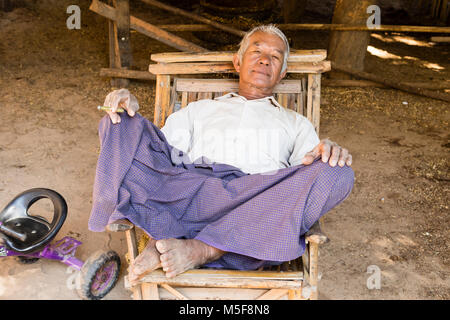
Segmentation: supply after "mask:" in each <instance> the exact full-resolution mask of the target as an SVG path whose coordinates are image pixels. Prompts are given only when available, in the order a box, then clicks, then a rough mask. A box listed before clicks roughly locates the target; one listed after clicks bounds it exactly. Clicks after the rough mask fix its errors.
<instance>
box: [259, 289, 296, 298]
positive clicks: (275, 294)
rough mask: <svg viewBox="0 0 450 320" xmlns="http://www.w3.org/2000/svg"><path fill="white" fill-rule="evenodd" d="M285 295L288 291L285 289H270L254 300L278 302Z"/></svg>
mask: <svg viewBox="0 0 450 320" xmlns="http://www.w3.org/2000/svg"><path fill="white" fill-rule="evenodd" d="M287 293H288V290H286V289H271V290H269V291H267V292H266V293H264V294H263V295H261V296H259V297H258V298H257V299H256V300H278V299H280V298H281V297H282V296H284V295H286V294H287Z"/></svg>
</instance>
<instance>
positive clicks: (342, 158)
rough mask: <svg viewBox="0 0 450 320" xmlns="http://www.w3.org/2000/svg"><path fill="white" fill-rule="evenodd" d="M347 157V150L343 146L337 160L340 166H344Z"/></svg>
mask: <svg viewBox="0 0 450 320" xmlns="http://www.w3.org/2000/svg"><path fill="white" fill-rule="evenodd" d="M347 158H348V150H347V149H345V148H342V149H341V154H340V155H339V162H338V164H339V166H340V167H343V166H345V162H346V161H347Z"/></svg>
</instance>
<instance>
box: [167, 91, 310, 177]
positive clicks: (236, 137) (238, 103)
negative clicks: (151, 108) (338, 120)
mask: <svg viewBox="0 0 450 320" xmlns="http://www.w3.org/2000/svg"><path fill="white" fill-rule="evenodd" d="M161 131H162V132H163V133H164V135H165V137H166V139H167V141H168V142H169V144H171V145H172V146H174V147H175V148H177V149H179V150H182V151H183V152H184V153H186V154H187V155H188V156H189V158H190V159H191V161H193V162H194V161H195V160H196V159H199V158H201V157H202V156H204V157H206V158H207V159H209V160H211V161H212V162H218V163H225V164H229V165H232V166H235V167H237V168H239V169H241V170H242V171H243V172H246V173H251V174H253V173H264V172H271V171H274V170H275V171H276V170H278V169H281V168H286V167H289V166H294V165H298V164H301V160H302V158H303V156H304V155H305V154H306V153H307V152H309V151H311V150H312V149H313V148H314V147H315V146H316V145H317V144H318V143H319V137H318V136H317V134H316V132H315V130H314V127H313V125H312V124H311V122H310V121H309V120H308V119H307V118H306V117H304V116H302V115H300V114H299V113H297V112H295V111H293V110H290V109H287V108H284V107H282V106H280V105H279V104H278V103H277V101H276V100H275V99H274V97H273V96H270V97H265V98H262V99H255V100H247V99H246V98H245V97H243V96H240V95H238V94H236V93H229V94H227V95H224V96H222V97H218V98H215V99H213V100H212V99H205V100H199V101H196V102H192V103H190V104H189V105H187V106H186V107H185V108H183V109H180V110H179V111H176V112H174V113H172V114H171V115H170V116H169V117H168V118H167V120H166V123H165V125H164V126H163V127H162V128H161Z"/></svg>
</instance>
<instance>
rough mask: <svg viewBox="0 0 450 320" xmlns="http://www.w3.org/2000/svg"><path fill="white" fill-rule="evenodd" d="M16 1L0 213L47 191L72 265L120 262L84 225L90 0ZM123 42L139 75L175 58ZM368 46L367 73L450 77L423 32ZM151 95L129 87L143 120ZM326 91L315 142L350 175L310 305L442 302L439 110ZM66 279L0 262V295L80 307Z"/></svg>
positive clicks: (62, 271)
mask: <svg viewBox="0 0 450 320" xmlns="http://www.w3.org/2000/svg"><path fill="white" fill-rule="evenodd" d="M25 3H26V4H27V5H26V6H25V7H21V8H16V9H15V10H13V11H12V12H0V39H1V41H0V108H1V113H0V137H1V139H0V167H1V168H2V172H3V173H2V174H1V175H0V209H2V208H3V207H4V206H6V204H7V203H8V202H9V201H10V200H11V199H12V198H13V197H14V196H15V195H17V194H18V193H20V192H22V191H24V190H26V189H29V188H35V187H45V188H50V189H54V190H56V191H58V192H59V193H61V194H62V195H63V196H64V198H65V199H66V201H67V203H68V207H69V213H68V218H67V220H66V222H65V224H64V226H63V227H62V229H61V231H60V232H59V234H58V237H57V239H59V238H62V237H63V236H65V235H69V236H72V237H74V238H76V239H78V240H80V241H82V242H83V244H82V245H81V246H80V247H79V248H78V251H77V257H78V258H80V259H82V260H85V259H87V258H88V257H89V255H90V254H92V253H93V252H94V251H96V250H99V249H104V250H106V249H113V250H115V251H117V252H118V253H119V254H120V255H121V257H123V256H124V254H125V250H126V242H125V237H124V235H122V234H112V233H107V232H105V233H94V232H91V231H89V230H88V229H87V221H88V218H89V214H90V208H91V203H92V202H91V199H92V186H93V181H94V174H95V167H96V161H97V154H98V150H99V141H98V135H97V125H98V121H99V120H100V118H101V117H102V116H103V114H102V113H100V112H98V111H97V110H96V106H97V105H99V104H101V103H102V102H103V100H104V98H105V96H106V95H107V93H108V92H110V91H111V90H112V88H111V86H110V82H109V79H106V78H101V77H100V76H99V70H100V68H102V67H106V66H107V65H108V52H107V45H108V43H107V40H108V36H107V24H106V20H105V19H104V18H102V17H100V16H98V15H96V14H94V13H92V12H90V11H89V10H88V6H89V3H90V1H87V0H84V1H67V0H61V1H56V0H53V1H50V0H47V1H40V2H39V1H38V2H32V1H29V2H25ZM73 3H77V4H79V5H80V7H81V23H82V24H81V29H80V30H68V29H67V28H66V19H67V17H68V14H67V13H66V8H67V6H68V5H70V4H73ZM139 8H141V9H146V8H147V9H149V7H145V6H144V5H142V6H141V7H139ZM133 10H134V11H133ZM132 12H135V13H136V15H138V16H139V17H143V18H145V19H147V20H148V21H151V22H153V23H155V24H158V23H166V24H169V23H179V22H180V19H179V18H178V17H174V16H170V15H169V14H168V13H167V12H164V11H160V10H156V9H153V10H147V11H145V12H144V11H142V12H137V9H132ZM183 23H191V22H190V21H183ZM184 36H185V37H188V38H189V39H191V40H192V41H195V42H196V43H198V44H200V45H203V46H205V47H207V48H210V49H215V48H213V47H212V45H211V44H208V43H204V42H202V41H200V40H198V39H196V38H195V37H194V36H193V35H192V34H185V35H184ZM288 36H290V37H291V38H292V39H293V42H294V47H295V48H296V49H311V48H314V49H319V48H323V49H326V48H327V40H328V35H327V33H325V32H298V33H296V34H293V33H289V34H288ZM131 41H132V46H133V58H134V66H135V68H136V69H140V70H145V69H146V67H147V65H148V63H149V58H150V54H151V53H157V52H167V51H175V50H174V49H172V48H170V47H168V46H165V45H162V44H160V43H158V42H156V41H154V40H151V39H149V38H146V37H145V36H142V35H140V34H138V33H135V32H133V33H132V38H131ZM370 46H371V47H370V48H371V49H370V50H371V51H370V53H368V54H367V59H366V70H367V71H368V72H373V73H376V74H379V75H383V76H385V77H389V78H392V79H396V80H398V81H448V79H449V66H450V64H449V61H450V59H449V57H450V50H449V46H448V45H442V44H440V45H439V44H433V43H430V42H429V35H420V34H409V35H406V34H376V35H373V36H372V37H371V42H370ZM153 87H154V83H153V82H144V81H132V82H131V84H130V87H129V89H130V90H131V92H132V93H133V94H135V95H136V96H137V98H138V100H139V102H140V105H141V114H143V115H144V116H146V117H148V118H150V119H152V118H153V111H152V108H153V105H154V89H153ZM322 97H323V98H322V111H321V132H320V136H321V138H325V137H328V138H330V139H331V140H334V141H336V142H338V143H339V144H340V145H342V146H345V147H346V148H348V149H349V150H350V152H351V153H352V155H353V166H352V167H353V169H354V171H355V177H356V180H355V186H354V189H353V192H352V194H351V195H350V196H349V198H348V199H347V200H346V201H345V202H344V203H342V204H341V205H340V206H339V207H337V208H335V209H333V210H332V211H331V212H329V213H328V214H326V215H325V218H324V223H323V229H324V232H325V233H326V234H327V235H328V236H329V237H330V239H331V241H330V242H329V243H327V244H325V245H323V247H322V248H321V255H320V258H319V262H320V272H321V273H322V279H321V281H320V283H319V290H320V295H319V298H320V299H333V300H334V299H449V298H450V252H449V239H450V237H449V229H450V228H449V226H450V224H449V208H448V206H449V201H448V200H449V179H450V175H449V147H450V141H449V140H450V134H449V130H448V122H449V112H448V111H449V110H448V107H449V104H448V103H445V102H442V101H437V100H433V99H428V98H424V97H419V96H415V95H410V94H407V93H403V92H400V91H396V90H391V89H382V88H356V87H353V88H332V87H323V88H322ZM122 261H123V264H124V267H123V268H122V270H123V271H122V274H121V277H120V280H119V283H118V284H117V286H116V287H115V288H114V289H113V290H112V291H111V292H110V294H109V295H108V296H106V297H105V299H108V300H113V299H131V292H130V291H128V290H126V289H125V288H124V282H123V275H124V273H125V272H124V271H125V269H126V263H125V260H124V259H122ZM373 265H374V266H377V267H378V268H379V269H380V270H381V288H380V289H369V288H368V287H367V279H368V278H369V277H370V274H369V273H368V272H367V271H368V267H369V266H373ZM71 275H72V274H71V273H70V270H69V269H68V268H67V267H66V266H65V265H63V264H62V263H58V262H54V261H45V260H41V261H38V262H36V263H34V264H27V265H23V264H19V263H18V262H17V260H16V259H15V258H11V257H10V258H2V259H1V260H0V299H67V300H73V299H79V297H78V295H77V294H76V292H75V291H74V290H73V289H71V287H70V286H69V284H68V282H69V280H70V278H71Z"/></svg>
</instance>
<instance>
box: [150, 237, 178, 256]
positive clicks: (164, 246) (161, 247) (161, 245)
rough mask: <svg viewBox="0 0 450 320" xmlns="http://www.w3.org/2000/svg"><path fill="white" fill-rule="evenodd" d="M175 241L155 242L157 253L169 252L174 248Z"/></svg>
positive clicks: (163, 240)
mask: <svg viewBox="0 0 450 320" xmlns="http://www.w3.org/2000/svg"><path fill="white" fill-rule="evenodd" d="M176 240H177V239H161V240H158V241H156V244H155V246H156V250H158V251H159V253H165V252H167V251H169V250H171V249H172V248H173V247H174V244H175V243H176Z"/></svg>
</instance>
